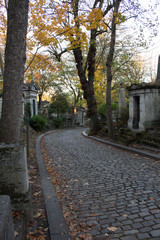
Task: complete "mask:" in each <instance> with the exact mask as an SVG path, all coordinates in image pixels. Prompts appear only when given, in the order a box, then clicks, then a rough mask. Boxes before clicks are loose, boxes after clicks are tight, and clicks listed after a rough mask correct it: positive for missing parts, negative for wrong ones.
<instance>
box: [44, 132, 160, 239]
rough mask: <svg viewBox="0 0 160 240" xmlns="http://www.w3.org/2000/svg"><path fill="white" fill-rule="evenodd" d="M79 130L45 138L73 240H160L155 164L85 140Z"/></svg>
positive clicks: (159, 168) (159, 166) (159, 181)
mask: <svg viewBox="0 0 160 240" xmlns="http://www.w3.org/2000/svg"><path fill="white" fill-rule="evenodd" d="M82 130H83V129H74V130H60V131H57V132H56V133H52V134H49V135H47V136H45V148H46V151H47V155H48V158H49V165H50V166H52V167H53V169H54V174H55V180H53V183H55V186H56V190H57V193H58V195H59V199H60V203H61V204H62V206H63V211H64V216H65V218H66V220H67V223H68V225H69V228H70V231H71V233H72V236H73V239H74V240H76V239H85V240H89V239H93V240H99V239H100V240H104V239H112V240H113V239H122V240H134V239H145V240H146V239H157V240H158V239H160V162H158V161H154V160H152V159H147V158H144V157H142V156H137V155H134V154H131V153H128V152H124V151H122V150H119V149H116V148H113V147H110V146H107V145H104V144H102V143H99V142H96V141H94V140H91V139H88V138H85V137H83V136H82V135H81V132H82ZM74 234H75V236H74Z"/></svg>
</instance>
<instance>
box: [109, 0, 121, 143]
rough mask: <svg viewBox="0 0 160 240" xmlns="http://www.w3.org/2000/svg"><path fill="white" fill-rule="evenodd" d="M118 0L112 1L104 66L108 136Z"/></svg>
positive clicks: (111, 127)
mask: <svg viewBox="0 0 160 240" xmlns="http://www.w3.org/2000/svg"><path fill="white" fill-rule="evenodd" d="M120 2H121V0H116V1H115V3H114V13H113V18H112V29H111V41H110V48H109V54H108V56H107V61H106V67H107V89H106V107H107V109H106V113H107V125H108V135H109V137H110V138H112V137H113V122H112V109H111V83H112V62H113V55H114V48H115V42H116V14H117V13H118V9H119V5H120Z"/></svg>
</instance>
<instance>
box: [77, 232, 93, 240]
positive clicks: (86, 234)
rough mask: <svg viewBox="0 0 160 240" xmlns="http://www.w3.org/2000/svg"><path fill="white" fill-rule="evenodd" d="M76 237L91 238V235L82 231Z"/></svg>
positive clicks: (87, 239)
mask: <svg viewBox="0 0 160 240" xmlns="http://www.w3.org/2000/svg"><path fill="white" fill-rule="evenodd" d="M78 237H79V238H81V239H84V240H92V236H91V234H89V233H82V234H80V235H79V236H78Z"/></svg>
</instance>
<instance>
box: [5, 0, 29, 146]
mask: <svg viewBox="0 0 160 240" xmlns="http://www.w3.org/2000/svg"><path fill="white" fill-rule="evenodd" d="M28 3H29V0H9V3H8V19H7V39H6V49H5V70H4V88H3V105H2V119H1V126H0V141H1V142H6V143H12V142H18V141H19V137H20V125H21V116H22V88H23V78H24V65H25V61H26V54H25V51H26V34H27V23H28Z"/></svg>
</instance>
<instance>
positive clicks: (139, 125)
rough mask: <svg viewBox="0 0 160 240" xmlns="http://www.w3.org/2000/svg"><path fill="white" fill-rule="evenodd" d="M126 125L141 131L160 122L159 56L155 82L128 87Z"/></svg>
mask: <svg viewBox="0 0 160 240" xmlns="http://www.w3.org/2000/svg"><path fill="white" fill-rule="evenodd" d="M128 91H129V120H128V127H129V128H130V129H132V130H139V131H143V130H145V129H147V128H150V127H152V126H156V125H159V124H160V56H159V60H158V71H157V79H156V81H155V83H148V84H147V83H142V84H132V85H131V86H130V87H129V88H128Z"/></svg>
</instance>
